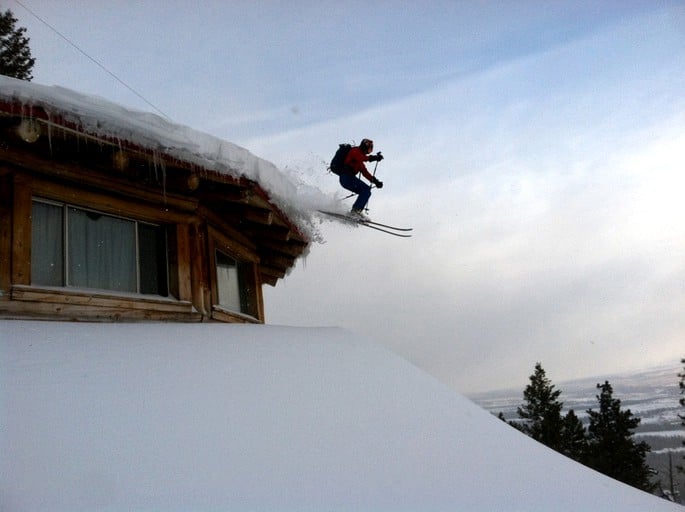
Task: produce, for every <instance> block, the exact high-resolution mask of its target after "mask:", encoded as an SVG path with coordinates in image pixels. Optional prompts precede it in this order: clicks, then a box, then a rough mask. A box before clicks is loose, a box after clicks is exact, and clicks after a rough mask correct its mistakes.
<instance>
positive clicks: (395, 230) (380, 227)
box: [319, 210, 413, 238]
mask: <svg viewBox="0 0 685 512" xmlns="http://www.w3.org/2000/svg"><path fill="white" fill-rule="evenodd" d="M319 212H320V213H323V214H324V215H329V216H331V217H335V218H337V219H340V220H343V221H346V222H350V223H352V224H356V225H360V226H365V227H367V228H371V229H375V230H377V231H381V232H383V233H387V234H389V235H395V236H399V237H401V238H409V237H411V234H409V233H408V232H409V231H412V230H413V228H401V227H397V226H391V225H389V224H383V223H381V222H375V221H372V220H369V219H363V218H357V217H352V216H351V215H346V214H344V213H336V212H327V211H323V210H319Z"/></svg>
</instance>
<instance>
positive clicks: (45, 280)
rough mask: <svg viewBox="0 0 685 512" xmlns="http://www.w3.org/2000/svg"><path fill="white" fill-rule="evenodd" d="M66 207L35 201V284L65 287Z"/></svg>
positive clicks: (33, 210) (32, 225)
mask: <svg viewBox="0 0 685 512" xmlns="http://www.w3.org/2000/svg"><path fill="white" fill-rule="evenodd" d="M63 210H64V209H63V208H62V207H61V206H56V205H54V204H46V203H41V202H38V201H34V202H33V207H32V212H31V284H36V285H43V286H64V223H63V217H62V215H63V213H62V212H63Z"/></svg>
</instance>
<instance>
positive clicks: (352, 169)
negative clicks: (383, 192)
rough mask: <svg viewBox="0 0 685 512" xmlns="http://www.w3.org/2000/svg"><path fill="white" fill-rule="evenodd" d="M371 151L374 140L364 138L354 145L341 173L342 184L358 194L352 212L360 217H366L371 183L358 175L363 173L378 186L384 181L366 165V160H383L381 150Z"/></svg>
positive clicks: (381, 185) (346, 157) (381, 186)
mask: <svg viewBox="0 0 685 512" xmlns="http://www.w3.org/2000/svg"><path fill="white" fill-rule="evenodd" d="M371 151H373V141H372V140H370V139H362V141H361V142H360V143H359V146H353V147H352V148H351V149H350V150H349V152H348V153H347V155H346V156H345V160H344V167H343V171H342V172H341V173H340V185H342V187H343V188H345V189H347V190H349V191H350V192H354V193H355V194H357V199H356V201H355V202H354V204H353V205H352V211H351V212H350V214H351V215H354V216H355V217H359V218H365V215H364V208H365V207H366V203H368V201H369V198H370V197H371V185H367V184H366V183H364V182H363V181H362V180H361V179H359V178H358V177H357V175H358V174H359V173H361V174H362V175H363V176H364V177H365V178H366V179H367V180H369V181H370V182H371V183H373V184H374V185H376V187H378V188H383V182H382V181H379V180H378V179H377V178H376V177H375V176H373V175H372V174H371V173H370V172H369V171H368V170H367V168H366V165H364V162H380V161H381V160H383V155H381V153H380V151H379V152H378V153H376V154H375V155H370V153H371Z"/></svg>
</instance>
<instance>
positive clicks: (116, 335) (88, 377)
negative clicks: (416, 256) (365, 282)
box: [0, 321, 680, 512]
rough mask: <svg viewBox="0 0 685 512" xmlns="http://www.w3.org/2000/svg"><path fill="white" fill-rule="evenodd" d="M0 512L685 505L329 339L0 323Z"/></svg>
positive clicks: (344, 336) (323, 335) (291, 332)
mask: <svg viewBox="0 0 685 512" xmlns="http://www.w3.org/2000/svg"><path fill="white" fill-rule="evenodd" d="M0 407H1V411H0V453H2V457H0V509H1V510H3V511H5V512H11V511H25V510H32V511H71V512H74V511H86V510H87V511H98V510H107V511H112V510H117V511H118V510H127V511H128V510H159V511H161V510H164V511H189V510H231V511H235V510H317V511H320V510H374V511H378V510H422V511H428V510H469V511H473V510H527V511H531V510H555V511H564V510H574V511H577V510H594V511H598V510H607V511H609V510H611V511H615V510H622V511H630V510H634V511H644V510H651V511H658V510H664V511H665V510H680V509H679V507H677V506H674V505H672V504H669V503H668V502H665V501H663V500H660V499H658V498H656V497H654V496H651V495H649V494H646V493H643V492H641V491H638V490H636V489H633V488H630V487H628V486H625V485H623V484H620V483H618V482H616V481H613V480H611V479H609V478H606V477H604V476H602V475H600V474H598V473H595V472H593V471H590V470H588V469H586V468H584V467H582V466H580V465H577V464H575V463H573V462H572V461H570V460H568V459H566V458H564V457H562V456H560V455H558V454H556V453H555V452H553V451H551V450H548V449H547V448H545V447H543V446H542V445H539V444H537V443H535V442H533V441H531V440H530V439H528V438H527V437H525V436H524V435H522V434H519V433H518V432H516V431H515V430H514V429H512V428H511V427H509V426H507V425H505V424H504V423H502V422H500V421H499V420H498V419H496V418H494V417H493V416H491V415H490V414H489V413H487V412H485V411H484V410H482V409H480V408H478V407H477V406H476V405H474V404H473V403H471V402H470V401H468V400H467V399H465V398H463V397H462V396H459V395H457V394H455V393H454V392H452V391H451V390H449V389H448V388H446V387H444V386H443V385H441V384H439V383H438V382H437V381H435V380H434V379H433V378H431V377H430V376H428V375H427V374H425V373H424V372H422V371H421V370H419V369H417V368H416V367H414V366H412V365H411V364H409V363H408V362H406V361H404V360H403V359H401V358H399V357H396V356H394V355H393V354H391V353H388V352H387V351H386V350H385V349H382V348H380V347H379V346H376V345H374V344H371V343H369V342H366V341H364V340H362V339H359V338H357V337H355V336H353V335H352V334H350V333H348V332H346V331H344V330H340V329H333V328H331V329H324V328H321V329H304V328H285V327H274V326H263V325H228V324H199V325H198V324H181V325H179V324H80V323H57V322H37V321H0Z"/></svg>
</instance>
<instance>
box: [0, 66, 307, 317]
mask: <svg viewBox="0 0 685 512" xmlns="http://www.w3.org/2000/svg"><path fill="white" fill-rule="evenodd" d="M293 186H294V185H293V184H292V183H288V180H287V178H286V177H284V176H283V175H282V174H281V173H280V172H279V171H278V169H276V168H275V166H274V165H273V164H271V163H269V162H267V161H265V160H262V159H260V158H258V157H256V156H254V155H252V154H251V153H250V152H249V151H247V150H245V149H243V148H240V147H238V146H236V145H234V144H231V143H229V142H227V141H222V140H219V139H215V138H213V137H211V136H209V135H205V134H201V133H199V132H195V131H194V130H191V129H189V128H186V127H183V126H179V125H175V124H173V123H170V122H168V121H166V120H165V119H163V118H162V117H160V116H157V115H153V114H149V113H143V112H139V111H132V110H129V109H126V108H124V107H120V106H118V105H115V104H113V103H110V102H108V101H106V100H102V99H100V98H94V97H89V96H86V95H82V94H79V93H76V92H74V91H69V90H66V89H63V88H59V87H46V86H41V85H37V84H32V83H29V82H23V81H19V80H14V79H11V78H7V77H0V318H33V319H51V320H55V319H61V320H70V321H175V322H200V321H217V322H242V323H264V321H265V315H264V302H263V295H262V286H263V285H265V284H266V285H270V286H275V285H276V283H277V282H278V281H279V280H280V279H282V278H284V277H285V276H286V274H287V273H288V271H289V270H290V269H291V268H292V267H293V265H294V264H295V261H296V260H297V258H298V257H300V256H302V255H304V254H305V253H306V252H307V250H308V247H309V244H310V241H311V235H310V233H308V230H307V226H306V223H303V222H302V221H301V219H300V218H299V216H298V215H297V212H295V213H293V212H292V211H289V207H290V205H288V204H287V201H285V200H284V199H283V198H284V197H286V196H287V194H285V193H283V191H282V189H284V188H285V189H287V188H288V187H290V188H292V187H293ZM279 187H280V188H279ZM291 210H292V209H291Z"/></svg>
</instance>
